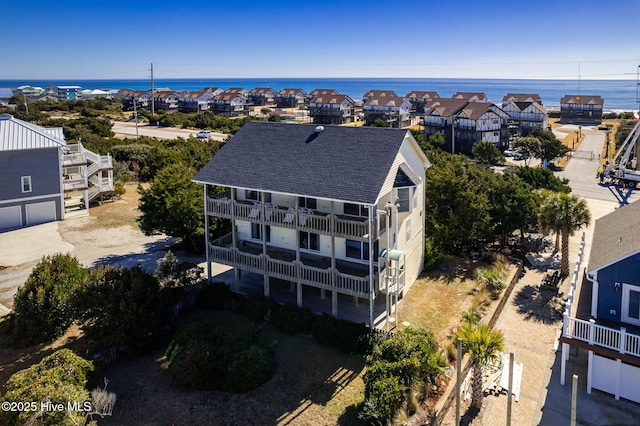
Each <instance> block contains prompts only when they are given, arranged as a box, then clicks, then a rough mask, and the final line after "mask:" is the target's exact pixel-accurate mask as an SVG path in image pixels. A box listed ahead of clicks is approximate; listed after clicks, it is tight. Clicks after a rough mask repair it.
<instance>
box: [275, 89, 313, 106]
mask: <svg viewBox="0 0 640 426" xmlns="http://www.w3.org/2000/svg"><path fill="white" fill-rule="evenodd" d="M305 102H307V92H305V91H304V90H302V89H297V88H287V89H282V90H281V91H279V92H278V94H277V95H276V105H277V106H278V107H280V108H296V107H298V106H300V105H302V104H304V103H305Z"/></svg>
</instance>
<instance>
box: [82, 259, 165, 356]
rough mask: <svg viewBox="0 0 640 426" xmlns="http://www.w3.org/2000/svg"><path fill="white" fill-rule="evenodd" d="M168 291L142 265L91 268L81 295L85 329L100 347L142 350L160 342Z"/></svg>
mask: <svg viewBox="0 0 640 426" xmlns="http://www.w3.org/2000/svg"><path fill="white" fill-rule="evenodd" d="M168 307H169V300H168V293H167V292H166V291H165V290H163V289H162V288H161V287H160V283H159V282H158V280H157V279H156V278H155V277H154V276H153V275H150V274H148V273H146V272H144V271H143V270H142V268H140V266H135V267H133V268H131V269H126V268H123V267H121V266H118V267H115V268H114V267H113V266H100V267H98V268H95V269H92V270H91V271H90V274H89V280H88V282H87V285H86V286H85V289H84V291H83V292H82V293H81V295H80V296H79V298H78V309H79V311H80V312H81V320H82V330H83V331H84V333H85V335H86V336H87V337H88V338H89V339H92V340H93V341H94V342H95V344H96V345H97V346H98V347H99V348H108V347H110V346H119V347H124V348H126V349H127V350H128V352H141V351H144V350H145V349H147V348H149V347H150V346H152V345H154V344H155V343H157V342H158V341H159V340H160V338H161V337H162V336H163V334H164V333H165V332H166V326H167V324H168V322H169V319H170V318H169V316H170V313H169V310H168Z"/></svg>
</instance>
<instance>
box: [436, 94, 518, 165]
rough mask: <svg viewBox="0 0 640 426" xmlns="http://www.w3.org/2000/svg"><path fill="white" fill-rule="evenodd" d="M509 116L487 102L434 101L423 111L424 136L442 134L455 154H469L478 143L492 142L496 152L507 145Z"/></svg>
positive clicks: (441, 99) (461, 100)
mask: <svg viewBox="0 0 640 426" xmlns="http://www.w3.org/2000/svg"><path fill="white" fill-rule="evenodd" d="M508 119H509V115H508V114H507V113H506V112H504V111H503V110H502V109H501V108H500V107H498V106H497V105H494V104H492V103H489V102H478V101H467V100H463V99H443V98H440V99H435V100H433V101H431V102H428V103H427V104H426V105H425V108H424V128H425V134H426V136H427V137H429V136H431V135H433V134H435V133H441V134H442V135H443V136H444V137H445V139H447V140H448V141H449V143H450V147H451V146H452V147H453V148H452V149H453V150H454V151H455V152H456V153H463V154H467V155H471V154H472V148H473V145H474V144H476V143H478V142H480V141H488V142H491V143H493V144H494V145H495V146H496V147H497V148H498V149H499V150H501V151H502V150H504V149H506V148H507V146H508V144H509V128H508Z"/></svg>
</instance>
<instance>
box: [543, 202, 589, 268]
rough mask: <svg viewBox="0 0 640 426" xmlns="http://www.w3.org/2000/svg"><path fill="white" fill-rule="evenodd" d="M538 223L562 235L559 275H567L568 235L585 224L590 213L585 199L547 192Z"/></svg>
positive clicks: (587, 222)
mask: <svg viewBox="0 0 640 426" xmlns="http://www.w3.org/2000/svg"><path fill="white" fill-rule="evenodd" d="M539 220H540V225H542V226H543V227H549V228H551V229H552V230H554V231H555V232H556V233H558V234H560V236H561V237H562V260H561V264H560V275H562V276H565V277H566V276H567V275H569V237H570V236H571V235H573V234H574V233H575V232H576V231H577V230H579V229H581V228H582V227H584V226H587V225H588V224H589V222H590V221H591V213H590V212H589V207H588V206H587V203H586V201H584V200H583V199H581V198H578V197H576V196H573V195H569V194H565V193H553V192H552V193H548V194H547V195H546V196H545V198H544V200H543V202H542V205H541V206H540V214H539Z"/></svg>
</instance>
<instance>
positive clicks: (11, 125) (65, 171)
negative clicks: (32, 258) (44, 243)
mask: <svg viewBox="0 0 640 426" xmlns="http://www.w3.org/2000/svg"><path fill="white" fill-rule="evenodd" d="M0 176H2V179H0V231H1V230H9V229H15V228H20V227H23V226H30V225H37V224H40V223H44V222H51V221H55V220H61V219H64V218H65V217H66V216H68V215H71V214H74V215H78V214H83V213H84V214H86V213H87V209H88V206H89V203H90V202H91V201H92V200H94V199H96V198H98V197H99V196H101V195H104V194H106V193H110V192H112V191H113V166H112V162H111V157H110V156H108V155H106V156H100V155H97V154H95V153H93V152H91V151H89V150H87V149H85V148H84V147H83V146H82V144H80V143H78V144H74V145H67V143H66V142H65V140H64V134H63V132H62V128H44V127H40V126H36V125H34V124H31V123H27V122H26V121H22V120H18V119H17V118H15V117H13V116H12V115H10V114H0Z"/></svg>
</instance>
